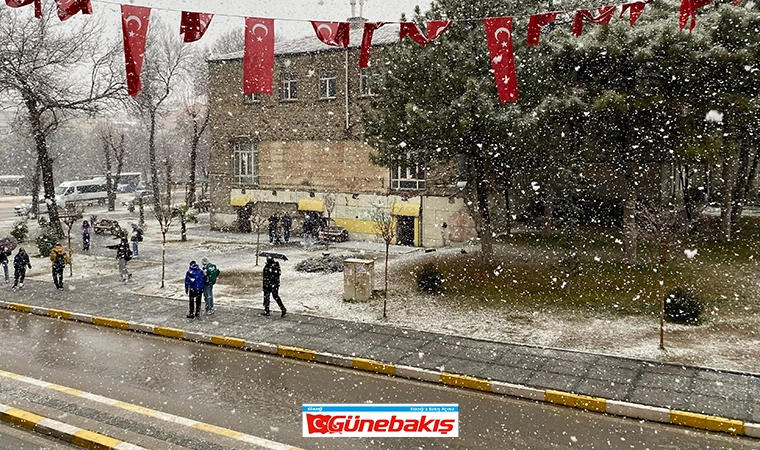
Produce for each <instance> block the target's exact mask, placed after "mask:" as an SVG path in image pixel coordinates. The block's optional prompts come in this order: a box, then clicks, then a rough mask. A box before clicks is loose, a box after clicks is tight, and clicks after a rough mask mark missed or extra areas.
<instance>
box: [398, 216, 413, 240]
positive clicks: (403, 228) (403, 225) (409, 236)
mask: <svg viewBox="0 0 760 450" xmlns="http://www.w3.org/2000/svg"><path fill="white" fill-rule="evenodd" d="M414 219H415V218H414V217H412V216H396V230H398V239H397V244H398V245H407V246H410V247H414V244H415V243H414Z"/></svg>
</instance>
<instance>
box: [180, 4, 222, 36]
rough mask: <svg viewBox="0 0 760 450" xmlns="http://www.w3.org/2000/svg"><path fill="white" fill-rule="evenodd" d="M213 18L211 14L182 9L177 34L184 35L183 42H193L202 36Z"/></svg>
mask: <svg viewBox="0 0 760 450" xmlns="http://www.w3.org/2000/svg"><path fill="white" fill-rule="evenodd" d="M213 18H214V15H213V14H205V13H196V12H187V11H182V20H180V23H179V34H182V35H184V42H195V41H197V40H199V39H200V38H202V37H203V34H204V33H206V30H207V29H208V26H209V24H211V19H213Z"/></svg>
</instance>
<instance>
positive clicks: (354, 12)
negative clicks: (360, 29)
mask: <svg viewBox="0 0 760 450" xmlns="http://www.w3.org/2000/svg"><path fill="white" fill-rule="evenodd" d="M351 17H356V0H351Z"/></svg>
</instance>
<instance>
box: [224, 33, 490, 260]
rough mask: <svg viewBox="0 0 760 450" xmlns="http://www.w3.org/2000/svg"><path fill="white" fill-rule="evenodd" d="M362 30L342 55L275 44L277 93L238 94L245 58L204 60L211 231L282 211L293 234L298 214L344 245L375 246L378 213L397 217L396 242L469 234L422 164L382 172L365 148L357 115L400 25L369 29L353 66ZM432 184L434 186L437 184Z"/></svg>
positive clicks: (460, 212)
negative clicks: (368, 55)
mask: <svg viewBox="0 0 760 450" xmlns="http://www.w3.org/2000/svg"><path fill="white" fill-rule="evenodd" d="M361 39H362V29H361V27H360V26H356V27H354V29H352V31H351V45H350V47H349V48H348V49H347V50H344V49H336V48H333V47H328V46H327V45H325V44H323V43H322V42H320V41H319V40H318V39H317V38H316V37H315V36H309V37H306V38H302V39H297V40H292V41H287V42H277V43H276V44H275V69H274V84H275V85H274V94H273V95H272V96H268V95H253V96H243V94H242V74H243V68H242V59H243V55H242V52H239V53H236V54H230V55H225V56H222V57H219V58H216V59H212V60H210V61H209V78H210V89H211V95H210V114H211V116H210V117H211V123H210V130H211V160H210V179H209V185H210V193H211V201H212V203H213V207H212V212H211V227H212V228H213V229H226V230H241V231H243V230H244V229H245V228H246V227H245V223H246V222H247V221H248V217H249V215H250V214H251V210H252V209H255V210H256V211H259V214H260V215H261V214H266V215H268V214H270V213H272V212H280V213H281V212H286V211H287V212H288V213H289V214H290V215H291V217H293V219H294V231H295V232H296V233H298V232H299V231H300V221H301V220H302V219H303V217H304V215H305V214H308V213H310V212H312V213H321V214H323V216H324V217H326V216H327V214H326V211H325V205H324V202H323V200H324V196H325V194H328V193H330V194H334V195H335V199H336V202H335V208H334V210H333V211H332V214H331V217H332V218H333V219H334V220H335V224H336V225H340V226H343V227H345V228H346V230H347V231H348V232H349V233H350V236H351V239H360V240H361V239H365V240H378V239H379V236H377V235H376V232H375V231H374V226H373V222H372V221H371V219H370V215H371V213H372V212H373V211H374V210H375V208H378V207H382V208H386V209H387V210H388V211H389V212H391V214H392V215H393V216H394V217H395V218H396V223H397V236H398V243H400V244H404V245H414V246H425V247H437V246H441V245H445V244H446V243H447V242H449V241H455V242H456V241H464V240H466V239H469V238H472V237H474V236H475V235H476V233H475V224H474V222H473V220H472V218H471V217H470V215H469V213H468V212H467V208H466V206H465V205H464V203H463V201H462V199H461V198H459V197H457V196H456V194H457V188H456V186H453V185H451V183H452V181H451V180H450V179H448V178H447V179H444V178H442V177H436V174H435V173H434V172H435V171H433V170H430V169H429V168H428V169H427V170H426V169H425V168H424V167H422V166H419V167H413V168H392V169H390V170H389V169H388V168H385V167H379V166H376V165H374V164H372V163H371V162H370V158H369V156H370V153H371V152H372V148H370V147H369V146H367V145H366V144H365V143H364V142H363V138H362V125H361V108H362V107H363V106H364V105H365V104H366V103H367V100H368V99H369V98H370V97H371V96H372V95H374V92H373V88H374V86H375V83H376V80H377V76H379V71H376V70H375V69H373V67H382V52H383V48H382V47H383V46H384V45H389V44H392V43H395V42H397V41H398V25H386V26H385V27H383V28H380V29H379V30H377V31H376V32H375V35H374V40H373V48H372V65H371V67H370V68H369V69H360V68H359V50H360V49H359V46H360V43H361ZM437 178H438V179H437Z"/></svg>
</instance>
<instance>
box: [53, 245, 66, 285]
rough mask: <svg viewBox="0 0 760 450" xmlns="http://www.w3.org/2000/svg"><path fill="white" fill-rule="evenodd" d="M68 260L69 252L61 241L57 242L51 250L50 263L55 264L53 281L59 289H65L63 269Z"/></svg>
mask: <svg viewBox="0 0 760 450" xmlns="http://www.w3.org/2000/svg"><path fill="white" fill-rule="evenodd" d="M68 262H69V254H68V253H66V250H64V249H63V246H62V245H61V244H60V243H58V244H55V247H53V249H52V250H50V264H51V265H52V266H53V283H54V284H55V287H56V289H58V290H62V289H63V269H64V268H65V267H66V264H67V263H68Z"/></svg>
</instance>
